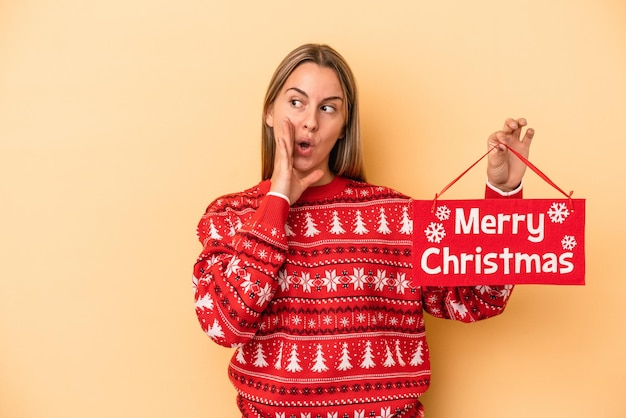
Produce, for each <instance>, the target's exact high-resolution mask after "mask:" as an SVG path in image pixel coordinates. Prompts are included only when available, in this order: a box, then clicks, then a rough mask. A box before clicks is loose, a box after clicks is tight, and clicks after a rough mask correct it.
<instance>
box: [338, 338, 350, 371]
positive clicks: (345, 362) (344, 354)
mask: <svg viewBox="0 0 626 418" xmlns="http://www.w3.org/2000/svg"><path fill="white" fill-rule="evenodd" d="M340 360H341V362H340V363H339V366H337V370H340V371H342V372H343V371H346V370H349V369H351V368H352V363H350V360H352V358H351V357H350V352H349V351H348V343H343V344H342V345H341V357H340Z"/></svg>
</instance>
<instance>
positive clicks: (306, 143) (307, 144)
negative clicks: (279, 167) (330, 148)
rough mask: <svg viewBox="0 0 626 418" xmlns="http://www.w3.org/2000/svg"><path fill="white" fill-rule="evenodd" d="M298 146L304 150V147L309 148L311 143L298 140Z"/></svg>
mask: <svg viewBox="0 0 626 418" xmlns="http://www.w3.org/2000/svg"><path fill="white" fill-rule="evenodd" d="M298 147H299V148H300V149H301V150H306V149H309V148H310V147H311V144H309V143H308V142H300V143H299V144H298Z"/></svg>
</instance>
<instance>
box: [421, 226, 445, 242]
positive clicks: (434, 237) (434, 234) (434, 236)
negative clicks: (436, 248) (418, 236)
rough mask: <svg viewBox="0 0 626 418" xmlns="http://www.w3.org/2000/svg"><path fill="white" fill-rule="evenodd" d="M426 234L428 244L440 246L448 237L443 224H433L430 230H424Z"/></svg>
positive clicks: (429, 227)
mask: <svg viewBox="0 0 626 418" xmlns="http://www.w3.org/2000/svg"><path fill="white" fill-rule="evenodd" d="M424 234H426V239H428V242H434V243H436V244H439V243H440V242H441V240H442V239H443V237H445V236H446V230H445V229H444V228H443V225H442V224H440V223H436V222H431V223H430V225H428V228H426V229H425V230H424Z"/></svg>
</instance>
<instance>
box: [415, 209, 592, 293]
mask: <svg viewBox="0 0 626 418" xmlns="http://www.w3.org/2000/svg"><path fill="white" fill-rule="evenodd" d="M413 222H414V230H413V231H414V232H413V236H414V242H413V280H414V282H415V284H417V285H420V286H466V285H503V284H561V285H583V284H585V200H584V199H571V198H569V199H480V200H437V201H435V202H434V204H433V200H415V201H414V202H413Z"/></svg>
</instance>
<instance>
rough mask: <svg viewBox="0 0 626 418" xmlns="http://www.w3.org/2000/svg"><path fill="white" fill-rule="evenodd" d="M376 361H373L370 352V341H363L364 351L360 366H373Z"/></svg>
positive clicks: (366, 367)
mask: <svg viewBox="0 0 626 418" xmlns="http://www.w3.org/2000/svg"><path fill="white" fill-rule="evenodd" d="M375 365H376V363H374V354H373V352H372V342H371V341H369V340H368V341H366V342H365V352H364V353H363V361H362V362H361V368H363V369H369V368H371V367H374V366H375Z"/></svg>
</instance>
